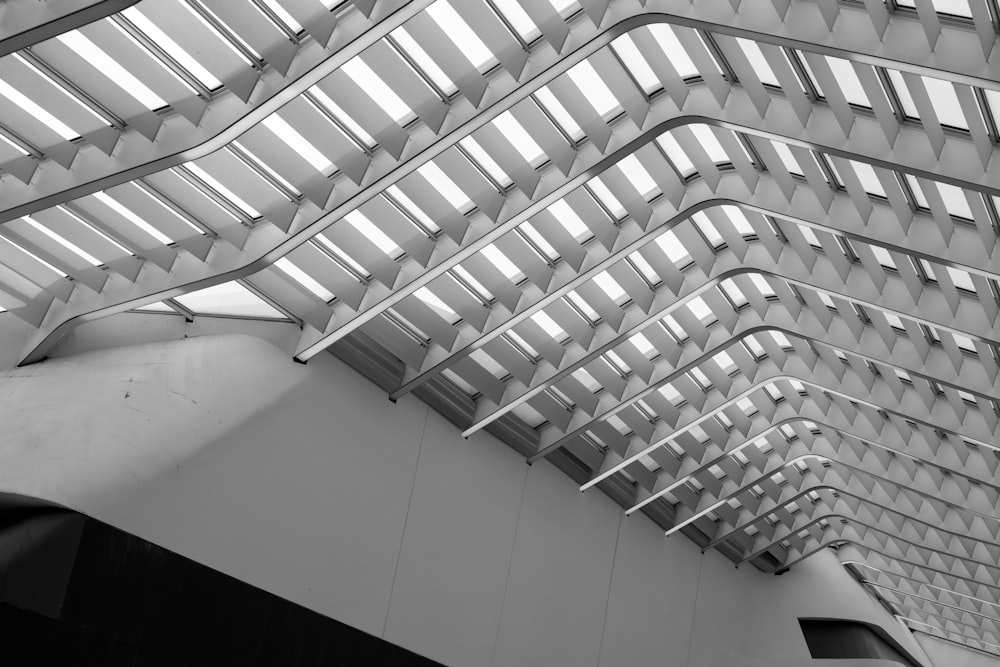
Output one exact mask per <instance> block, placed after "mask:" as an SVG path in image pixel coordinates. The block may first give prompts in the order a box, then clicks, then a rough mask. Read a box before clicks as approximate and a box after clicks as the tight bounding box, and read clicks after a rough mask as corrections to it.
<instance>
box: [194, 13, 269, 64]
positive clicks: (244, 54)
mask: <svg viewBox="0 0 1000 667" xmlns="http://www.w3.org/2000/svg"><path fill="white" fill-rule="evenodd" d="M180 5H181V6H182V7H184V9H186V10H187V11H188V12H189V13H190V14H191V16H194V18H195V19H197V21H198V22H199V23H201V24H202V25H203V26H205V28H207V29H208V30H209V31H211V32H212V33H214V34H215V36H216V37H218V38H219V41H220V42H222V43H223V44H224V45H225V46H227V47H228V48H229V49H230V50H231V51H232V52H233V53H235V54H236V55H238V56H239V57H240V58H241V59H242V60H244V61H245V62H246V63H247V64H248V65H256V64H257V63H259V62H260V61H261V60H262V58H261V55H260V54H259V53H257V51H256V50H255V49H254V48H253V47H252V46H251V45H250V44H248V43H247V42H246V40H244V39H243V38H242V37H240V35H239V34H238V33H236V32H235V31H233V30H230V29H229V28H228V26H227V25H226V22H225V21H223V20H221V19H220V18H219V17H218V16H217V15H216V13H215V12H213V11H212V10H211V8H209V7H208V6H206V5H205V4H204V3H203V2H201V0H180Z"/></svg>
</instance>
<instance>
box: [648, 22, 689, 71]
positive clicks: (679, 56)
mask: <svg viewBox="0 0 1000 667" xmlns="http://www.w3.org/2000/svg"><path fill="white" fill-rule="evenodd" d="M680 29H681V30H687V28H680ZM648 30H649V32H650V33H652V35H653V37H654V38H655V39H656V41H657V42H659V44H660V48H661V49H663V52H664V53H666V54H668V57H669V58H670V64H671V65H673V66H674V69H675V70H677V73H678V74H679V75H680V76H681V77H683V78H687V77H689V76H700V74H701V73H700V72H699V71H698V68H697V67H695V65H694V62H693V61H692V60H691V56H689V55H688V53H687V50H685V49H684V47H683V46H682V45H681V43H680V40H678V39H677V35H676V33H674V30H673V28H671V27H670V26H669V25H667V24H666V23H654V24H652V25H650V26H649V27H648Z"/></svg>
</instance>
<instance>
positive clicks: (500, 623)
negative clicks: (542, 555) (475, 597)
mask: <svg viewBox="0 0 1000 667" xmlns="http://www.w3.org/2000/svg"><path fill="white" fill-rule="evenodd" d="M530 470H531V465H530V464H528V465H526V466H524V480H523V481H522V483H521V500H520V501H519V502H518V504H517V516H516V517H515V518H514V537H513V538H512V539H511V541H510V557H508V558H507V576H506V577H505V578H504V582H503V595H502V596H501V597H500V616H499V617H498V618H497V634H496V636H495V637H494V638H493V657H491V658H490V665H491V667H492V666H494V665H496V662H497V645H499V644H500V629H501V628H502V627H503V608H504V606H505V605H506V604H507V587H508V586H510V570H511V567H512V566H513V565H514V549H515V548H516V547H517V529H518V527H519V526H520V524H521V508H522V507H524V496H525V494H526V493H527V491H528V472H529V471H530Z"/></svg>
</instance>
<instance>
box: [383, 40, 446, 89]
mask: <svg viewBox="0 0 1000 667" xmlns="http://www.w3.org/2000/svg"><path fill="white" fill-rule="evenodd" d="M391 34H392V38H393V39H394V40H395V41H396V43H397V44H399V47H400V48H401V49H403V51H405V52H406V55H408V56H409V57H410V58H412V59H413V62H414V63H415V64H416V66H417V67H419V68H420V69H421V70H422V71H423V73H424V74H426V75H427V76H428V78H430V80H431V81H433V82H434V85H435V86H437V87H438V89H439V90H440V91H441V92H443V93H444V94H445V95H447V96H451V95H454V94H455V93H456V92H458V87H457V86H456V85H455V82H454V81H452V80H451V78H449V77H448V75H447V74H445V73H444V70H442V69H441V68H440V67H439V66H438V64H437V63H436V62H434V59H433V58H431V57H430V56H429V55H427V52H426V51H424V49H423V47H421V46H420V44H418V43H417V40H415V39H413V37H411V36H410V33H408V32H407V31H406V28H396V29H395V30H393V31H392V33H391Z"/></svg>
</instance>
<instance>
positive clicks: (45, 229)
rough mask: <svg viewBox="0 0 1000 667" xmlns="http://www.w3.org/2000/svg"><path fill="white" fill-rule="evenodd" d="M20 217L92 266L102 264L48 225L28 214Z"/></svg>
mask: <svg viewBox="0 0 1000 667" xmlns="http://www.w3.org/2000/svg"><path fill="white" fill-rule="evenodd" d="M21 219H22V220H24V221H25V222H26V223H28V224H29V225H31V226H32V227H34V228H35V229H37V230H38V231H40V232H41V233H42V234H45V235H46V236H47V237H49V238H50V239H52V240H53V241H55V242H56V243H58V244H59V245H61V246H62V247H63V248H66V249H67V250H69V251H70V252H71V253H73V254H74V255H76V256H77V257H79V258H81V259H82V260H84V261H85V262H87V263H89V264H92V265H93V266H101V265H102V264H104V262H102V261H101V260H99V259H97V258H96V257H94V256H93V255H91V254H90V253H88V252H87V251H86V250H84V249H82V248H80V247H79V246H77V245H76V244H75V243H72V242H71V241H68V240H66V239H65V238H63V237H62V236H60V235H59V234H56V233H55V232H53V231H52V230H50V229H49V228H48V227H44V226H42V225H41V224H39V223H38V222H36V221H35V220H34V219H33V218H32V217H31V216H30V215H26V216H24V217H23V218H21Z"/></svg>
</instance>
